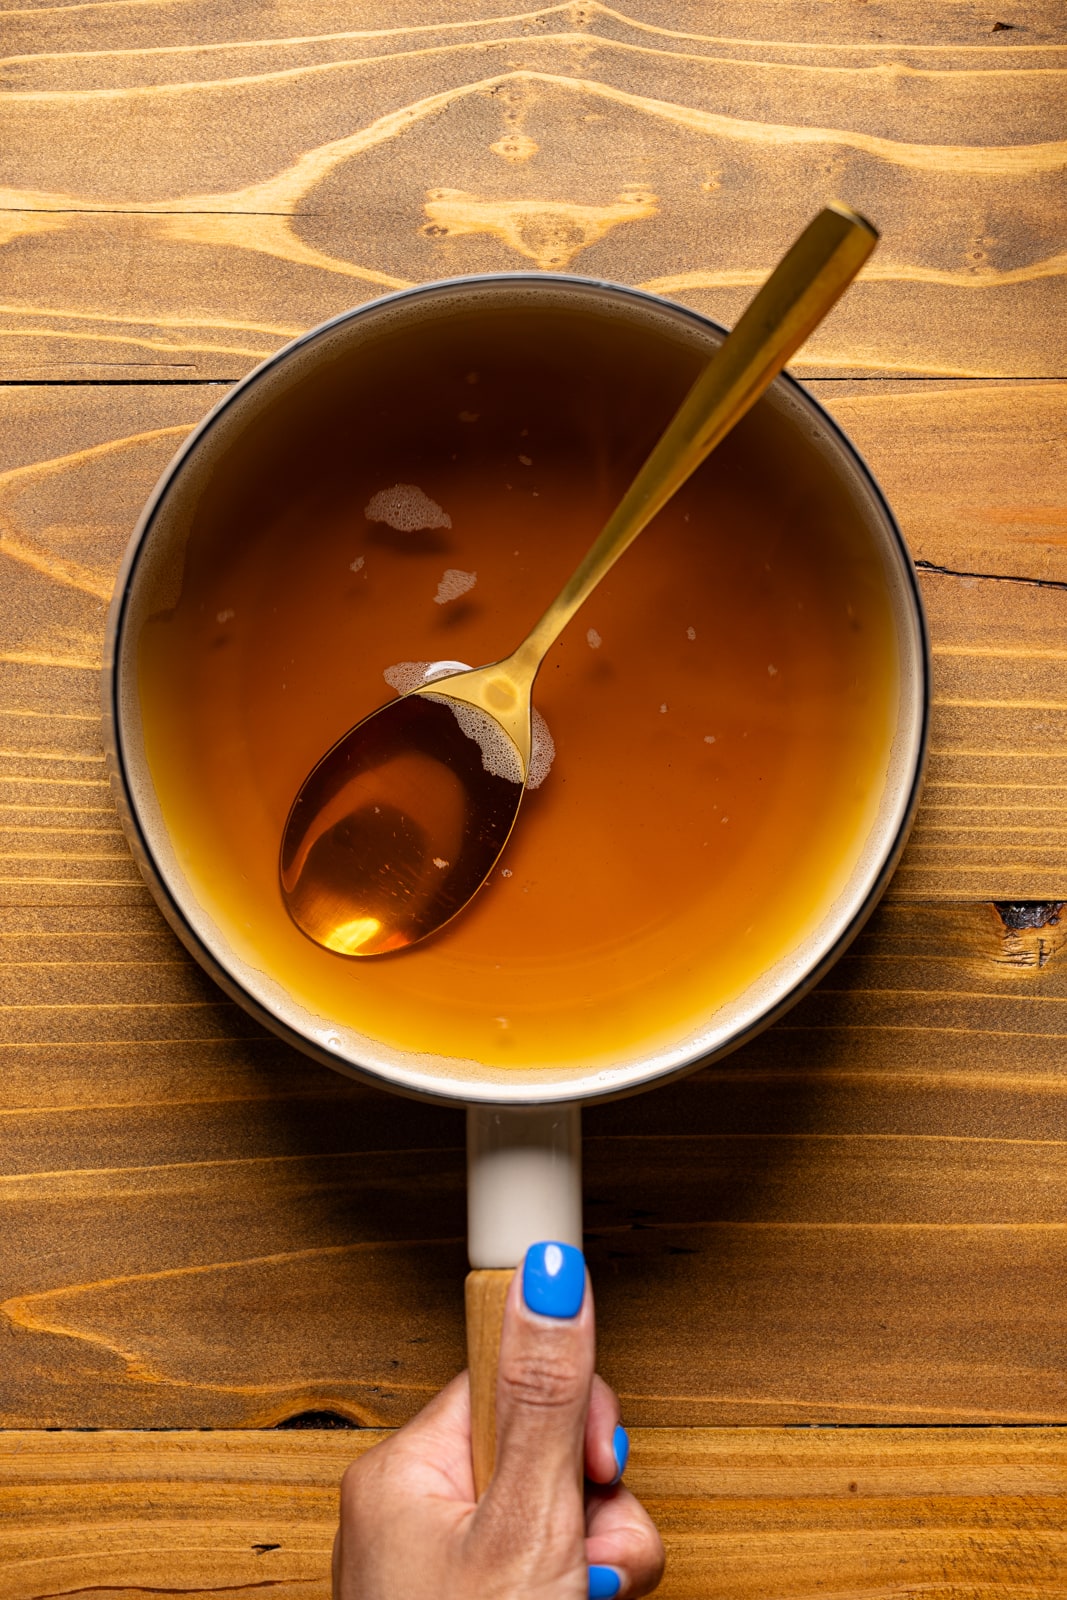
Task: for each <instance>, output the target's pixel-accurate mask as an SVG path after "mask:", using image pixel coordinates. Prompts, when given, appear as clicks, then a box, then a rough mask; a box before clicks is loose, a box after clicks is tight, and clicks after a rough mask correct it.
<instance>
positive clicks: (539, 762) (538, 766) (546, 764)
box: [526, 706, 556, 789]
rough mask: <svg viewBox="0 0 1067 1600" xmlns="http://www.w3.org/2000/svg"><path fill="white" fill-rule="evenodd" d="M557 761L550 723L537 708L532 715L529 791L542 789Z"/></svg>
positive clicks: (527, 783) (533, 708)
mask: <svg viewBox="0 0 1067 1600" xmlns="http://www.w3.org/2000/svg"><path fill="white" fill-rule="evenodd" d="M555 759H556V741H555V739H553V737H552V735H551V734H550V733H549V731H548V723H547V722H546V721H545V719H544V717H543V716H542V715H541V713H540V711H538V709H537V707H536V706H533V707H531V713H530V770H529V772H528V773H527V775H526V787H527V789H540V787H541V785H542V784H543V783H544V781H545V779H546V778H547V777H548V774H549V771H550V769H551V766H552V763H553V761H555Z"/></svg>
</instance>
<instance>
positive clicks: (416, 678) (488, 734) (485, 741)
mask: <svg viewBox="0 0 1067 1600" xmlns="http://www.w3.org/2000/svg"><path fill="white" fill-rule="evenodd" d="M470 670H471V669H470V667H469V666H468V665H467V663H466V662H465V661H397V662H394V664H393V665H392V666H391V667H386V669H385V671H384V672H383V673H382V677H383V678H384V679H385V681H386V683H387V684H389V686H390V688H392V689H395V690H396V692H397V694H410V693H411V691H412V690H413V689H418V688H420V687H421V686H422V685H423V684H424V683H434V682H435V681H436V680H437V679H438V678H450V677H452V676H453V675H454V674H455V673H457V672H469V671H470ZM427 699H433V700H437V701H438V703H439V704H440V705H446V706H448V707H449V708H450V709H451V710H452V711H454V712H455V715H456V720H457V721H458V723H459V725H460V727H461V728H462V729H463V732H464V733H465V734H466V735H467V737H468V738H469V739H473V740H474V742H475V744H477V745H478V746H479V747H480V749H481V752H482V766H483V767H484V768H485V770H486V772H491V773H492V774H493V775H494V777H498V778H508V779H510V781H511V782H512V783H521V782H522V776H521V773H519V772H518V755H517V752H516V750H515V746H514V745H513V744H512V742H511V740H510V739H509V738H508V736H507V734H506V733H505V732H504V730H503V729H502V728H501V727H500V726H499V724H498V723H497V722H496V721H495V720H494V719H493V718H492V717H490V716H489V714H488V712H485V711H479V710H478V709H477V707H475V706H466V705H464V704H463V703H462V701H459V700H449V699H446V698H445V696H444V695H428V696H427ZM465 713H469V714H470V715H469V717H467V719H466V720H465V717H464V714H465ZM468 722H469V723H470V726H468ZM478 728H481V730H482V735H483V737H480V736H479V733H478V732H477V731H476V729H478ZM555 759H556V741H555V740H554V739H553V737H552V735H551V733H550V732H549V728H548V723H547V722H546V721H545V719H544V717H543V716H542V715H541V713H540V711H538V709H537V707H536V706H532V707H531V709H530V770H529V772H528V773H527V775H526V787H527V788H528V789H539V788H540V787H541V785H542V784H543V783H544V781H545V779H546V778H547V777H548V774H549V771H550V769H551V767H552V763H553V761H555ZM490 763H494V764H492V765H491V764H490ZM507 876H508V877H510V876H511V874H510V872H509V873H508V874H507Z"/></svg>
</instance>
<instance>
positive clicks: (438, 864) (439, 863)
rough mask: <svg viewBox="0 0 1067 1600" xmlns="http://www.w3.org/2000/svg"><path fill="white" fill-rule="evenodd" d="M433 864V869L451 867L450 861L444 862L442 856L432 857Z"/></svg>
mask: <svg viewBox="0 0 1067 1600" xmlns="http://www.w3.org/2000/svg"><path fill="white" fill-rule="evenodd" d="M433 864H434V866H435V867H440V868H442V869H444V868H445V867H450V866H451V865H452V863H451V861H446V860H445V859H444V857H443V856H434V858H433Z"/></svg>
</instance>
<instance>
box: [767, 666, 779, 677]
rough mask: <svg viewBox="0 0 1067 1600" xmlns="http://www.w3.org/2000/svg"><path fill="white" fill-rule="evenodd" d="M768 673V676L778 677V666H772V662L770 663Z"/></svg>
mask: <svg viewBox="0 0 1067 1600" xmlns="http://www.w3.org/2000/svg"><path fill="white" fill-rule="evenodd" d="M767 675H768V677H771V678H777V676H778V668H777V667H774V666H771V665H770V663H768V665H767Z"/></svg>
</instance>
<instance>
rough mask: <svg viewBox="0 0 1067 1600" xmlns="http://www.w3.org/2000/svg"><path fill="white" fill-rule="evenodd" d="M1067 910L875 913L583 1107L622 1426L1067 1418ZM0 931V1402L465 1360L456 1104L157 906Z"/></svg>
mask: <svg viewBox="0 0 1067 1600" xmlns="http://www.w3.org/2000/svg"><path fill="white" fill-rule="evenodd" d="M1065 928H1067V923H1063V922H1061V920H1059V918H1058V917H1057V915H1056V914H1055V913H1050V920H1048V921H1047V922H1046V923H1045V925H1044V926H1043V927H1037V928H1030V929H1022V930H1012V929H1009V928H1008V927H1006V926H1005V924H1004V922H1003V920H1002V919H1001V918H1000V917H999V916H998V915H997V913H996V912H995V911H994V910H993V909H992V908H991V907H989V906H973V907H970V908H953V907H944V906H943V907H937V906H909V905H902V904H894V903H887V904H886V905H885V906H884V907H883V908H882V910H881V911H880V912H879V913H878V915H877V917H876V918H875V920H874V921H873V922H872V924H871V925H870V927H869V929H868V930H867V931H866V932H865V933H864V934H863V935H862V936H861V938H860V940H859V941H858V942H857V944H856V945H855V947H854V948H853V950H852V951H851V952H849V953H848V954H847V955H846V956H845V957H844V958H843V960H842V961H841V962H840V963H839V964H838V966H837V967H836V968H835V969H834V972H833V973H832V974H831V975H830V976H829V977H828V978H827V980H826V981H825V982H824V983H823V984H822V985H821V986H820V987H819V989H817V990H816V991H815V992H814V993H813V994H812V995H811V996H810V997H809V998H808V999H807V1000H805V1001H804V1002H802V1003H801V1005H800V1006H798V1007H797V1008H796V1009H795V1010H794V1011H793V1012H791V1013H790V1014H789V1016H788V1017H787V1018H786V1019H785V1020H784V1021H783V1022H782V1023H780V1024H779V1025H778V1026H776V1027H775V1028H773V1029H771V1030H770V1031H769V1032H768V1033H766V1034H764V1035H763V1036H762V1037H761V1038H760V1039H758V1040H757V1041H755V1042H754V1043H753V1044H752V1045H750V1046H748V1047H747V1048H746V1049H745V1050H743V1051H740V1052H738V1053H737V1054H736V1055H735V1056H733V1057H730V1058H729V1059H728V1060H726V1061H724V1062H722V1063H720V1064H719V1065H717V1066H715V1067H711V1068H707V1069H705V1070H704V1071H702V1072H700V1073H698V1074H697V1075H696V1076H694V1077H692V1078H690V1079H688V1080H686V1081H684V1082H682V1083H679V1084H677V1085H673V1086H669V1087H666V1088H662V1089H660V1090H658V1091H656V1092H655V1093H653V1094H648V1095H644V1096H640V1097H637V1098H635V1099H633V1100H629V1101H624V1102H620V1103H618V1104H616V1105H611V1106H602V1107H598V1108H595V1109H592V1110H590V1111H588V1112H587V1113H586V1118H585V1120H586V1217H587V1228H588V1236H587V1246H588V1251H589V1257H590V1262H591V1266H592V1270H593V1274H594V1280H595V1283H596V1289H597V1295H598V1303H599V1306H600V1312H601V1326H602V1336H601V1347H602V1362H603V1368H604V1370H605V1372H606V1374H607V1375H608V1377H609V1378H610V1379H611V1380H612V1381H613V1382H614V1383H615V1384H616V1385H617V1386H618V1387H619V1389H620V1391H621V1392H622V1393H623V1395H624V1396H625V1400H626V1406H627V1412H628V1415H629V1416H630V1417H631V1419H632V1420H633V1421H634V1422H635V1423H638V1424H642V1425H657V1426H661V1425H688V1424H694V1423H712V1422H714V1423H721V1422H729V1423H735V1422H759V1421H761V1420H765V1419H766V1418H767V1417H768V1416H773V1417H774V1418H775V1420H791V1421H797V1422H808V1423H811V1422H820V1423H827V1422H853V1423H859V1422H880V1423H890V1422H905V1421H912V1422H948V1421H955V1422H961V1421H968V1422H977V1421H987V1422H988V1421H997V1422H1015V1423H1020V1422H1026V1421H1045V1422H1055V1421H1058V1420H1062V1419H1063V1418H1064V1417H1067V1380H1065V1377H1064V1373H1063V1366H1062V1360H1061V1356H1062V1349H1061V1345H1062V1328H1063V1324H1064V1320H1065V1318H1067V1298H1065V1296H1067V1288H1065V1286H1067V1227H1065V1225H1064V1222H1063V1217H1064V1210H1065V1205H1067V1180H1065V1177H1064V1163H1063V1151H1064V1141H1065V1138H1067V1125H1065V1114H1067V1093H1065V1089H1064V1082H1063V1074H1062V1070H1061V1067H1062V1060H1063V1035H1064V1025H1063V1020H1062V1019H1063V1013H1062V1012H1061V1010H1060V1008H1061V1007H1062V1006H1064V1005H1067V965H1065V957H1064V950H1065V937H1067V936H1065V931H1064V930H1065ZM0 951H2V952H3V953H4V955H5V956H6V957H7V963H6V967H5V968H0V972H2V973H3V977H4V982H5V984H6V985H7V988H6V991H5V992H6V994H7V998H8V999H9V1001H11V1000H13V1001H14V1003H13V1005H11V1007H10V1009H9V1010H8V1012H7V1018H8V1027H7V1030H6V1032H5V1040H4V1043H3V1045H2V1047H0V1056H2V1060H3V1068H4V1070H3V1072H2V1074H0V1127H2V1129H3V1138H2V1141H0V1152H2V1170H0V1236H2V1237H3V1238H4V1240H5V1245H6V1249H5V1251H4V1253H3V1259H2V1261H0V1325H2V1326H4V1327H5V1328H6V1329H7V1337H6V1338H5V1341H4V1344H5V1374H4V1382H3V1385H2V1386H0V1426H6V1427H22V1426H39V1425H42V1424H47V1425H49V1426H60V1427H71V1426H97V1427H101V1426H103V1427H107V1426H122V1427H144V1426H150V1427H190V1426H220V1425H221V1426H264V1425H271V1424H273V1423H276V1422H278V1421H281V1420H283V1419H285V1418H286V1417H289V1416H292V1415H293V1414H295V1413H300V1412H302V1411H305V1410H307V1409H309V1408H312V1409H327V1410H331V1411H335V1412H338V1413H340V1414H342V1415H345V1416H348V1417H351V1418H353V1419H354V1420H356V1421H359V1422H361V1423H363V1424H367V1425H377V1424H391V1423H395V1422H397V1421H401V1420H403V1419H404V1418H405V1417H406V1416H408V1415H410V1414H411V1412H412V1411H413V1410H415V1409H416V1408H417V1407H418V1405H419V1404H421V1403H422V1401H423V1400H424V1399H425V1398H426V1397H427V1396H428V1395H429V1394H430V1393H431V1392H433V1390H434V1389H435V1388H436V1387H438V1386H439V1385H440V1384H441V1383H443V1382H445V1381H446V1380H447V1379H448V1377H450V1376H451V1374H452V1373H453V1372H455V1371H457V1370H458V1369H459V1367H460V1366H461V1365H462V1363H463V1327H462V1292H461V1289H462V1278H463V1273H464V1268H465V1262H464V1248H463V1239H464V1231H465V1229H464V1155H463V1148H462V1141H463V1125H462V1117H461V1114H460V1113H458V1112H451V1111H441V1110H436V1109H433V1108H430V1107H425V1106H418V1105H414V1104H410V1103H408V1102H404V1101H401V1100H399V1099H397V1098H395V1097H393V1096H390V1095H386V1094H382V1093H376V1092H374V1091H371V1090H367V1089H362V1088H359V1087H357V1086H355V1085H353V1084H351V1083H349V1082H347V1081H346V1080H343V1079H342V1078H340V1077H338V1076H336V1075H335V1074H332V1073H330V1072H329V1071H327V1070H326V1069H323V1068H318V1067H316V1066H314V1065H312V1064H311V1063H310V1062H308V1061H306V1060H304V1059H303V1058H301V1057H300V1056H299V1055H298V1054H297V1053H296V1052H294V1051H291V1050H289V1049H287V1048H286V1047H284V1046H282V1045H281V1044H280V1043H278V1042H277V1041H275V1040H273V1039H270V1038H269V1037H267V1036H266V1035H265V1034H263V1033H262V1032H261V1031H260V1030H259V1029H257V1028H256V1027H255V1026H254V1025H253V1024H251V1023H250V1021H249V1020H248V1019H247V1018H245V1016H244V1014H243V1013H242V1012H240V1011H239V1010H238V1009H237V1008H236V1007H229V1006H227V1005H226V1004H225V1003H224V1002H221V1001H220V1000H218V999H217V998H215V997H214V996H215V992H214V991H213V989H212V988H211V985H210V984H209V983H208V981H207V980H206V979H205V978H204V977H203V976H202V975H201V974H200V973H199V972H198V970H197V969H196V968H195V967H194V966H193V965H192V963H191V962H190V961H189V960H188V959H187V958H185V957H183V956H182V955H181V953H180V951H179V950H178V947H177V945H176V944H175V943H174V941H173V940H172V939H171V938H170V936H169V935H166V934H164V933H162V932H161V930H160V928H159V924H158V920H157V919H156V918H155V916H154V914H153V913H152V912H151V911H150V909H149V908H147V907H146V908H144V909H142V910H138V909H137V908H130V907H119V908H113V907H111V906H109V905H103V906H82V907H76V908H67V907H10V908H8V909H7V910H6V911H5V912H4V913H3V914H2V917H0ZM198 1005H199V1006H200V1007H201V1008H202V1009H203V1010H204V1011H206V1013H207V1020H205V1019H204V1017H202V1015H201V1011H200V1010H199V1009H197V1007H198ZM1023 1285H1025V1292H1024V1290H1023V1287H1022V1286H1023ZM653 1352H655V1355H654V1356H653Z"/></svg>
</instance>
